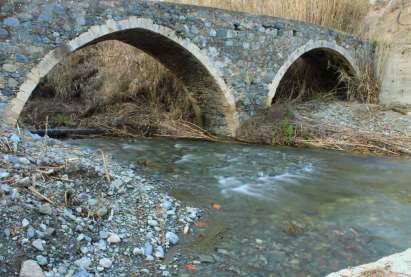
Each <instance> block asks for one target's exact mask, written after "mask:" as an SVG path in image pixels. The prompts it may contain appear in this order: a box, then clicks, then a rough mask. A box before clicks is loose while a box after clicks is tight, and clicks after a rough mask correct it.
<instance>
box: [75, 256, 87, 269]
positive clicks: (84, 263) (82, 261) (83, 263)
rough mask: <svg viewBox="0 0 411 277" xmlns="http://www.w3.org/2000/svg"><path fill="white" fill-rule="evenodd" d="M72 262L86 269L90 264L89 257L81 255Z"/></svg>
mask: <svg viewBox="0 0 411 277" xmlns="http://www.w3.org/2000/svg"><path fill="white" fill-rule="evenodd" d="M74 264H75V265H77V266H78V267H80V268H82V269H87V268H89V267H90V265H91V259H90V258H88V257H82V258H81V259H78V260H77V261H75V262H74Z"/></svg>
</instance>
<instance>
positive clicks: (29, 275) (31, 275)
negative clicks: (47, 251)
mask: <svg viewBox="0 0 411 277" xmlns="http://www.w3.org/2000/svg"><path fill="white" fill-rule="evenodd" d="M19 277H44V274H43V270H42V269H41V267H40V266H39V265H38V264H37V262H36V261H33V260H27V261H24V262H23V264H22V265H21V269H20V275H19Z"/></svg>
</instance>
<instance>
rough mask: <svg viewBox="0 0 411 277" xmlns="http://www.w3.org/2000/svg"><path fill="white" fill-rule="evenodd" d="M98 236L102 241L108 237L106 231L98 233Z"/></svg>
mask: <svg viewBox="0 0 411 277" xmlns="http://www.w3.org/2000/svg"><path fill="white" fill-rule="evenodd" d="M98 234H99V236H100V238H102V239H106V238H108V236H109V233H108V232H107V231H100V232H99V233H98Z"/></svg>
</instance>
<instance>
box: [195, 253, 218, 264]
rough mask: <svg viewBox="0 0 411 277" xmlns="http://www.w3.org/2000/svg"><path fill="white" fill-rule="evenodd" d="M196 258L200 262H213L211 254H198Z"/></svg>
mask: <svg viewBox="0 0 411 277" xmlns="http://www.w3.org/2000/svg"><path fill="white" fill-rule="evenodd" d="M198 259H199V260H200V262H201V263H209V264H212V263H214V262H215V260H214V258H213V256H210V255H198Z"/></svg>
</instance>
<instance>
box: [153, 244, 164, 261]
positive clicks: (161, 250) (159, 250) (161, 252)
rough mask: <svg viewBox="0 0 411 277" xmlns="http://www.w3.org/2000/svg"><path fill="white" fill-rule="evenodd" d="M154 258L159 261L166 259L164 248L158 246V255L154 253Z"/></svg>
mask: <svg viewBox="0 0 411 277" xmlns="http://www.w3.org/2000/svg"><path fill="white" fill-rule="evenodd" d="M154 256H156V257H157V258H159V259H162V258H164V249H163V247H161V246H157V249H156V253H154Z"/></svg>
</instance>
